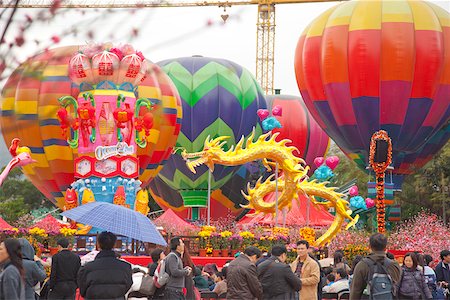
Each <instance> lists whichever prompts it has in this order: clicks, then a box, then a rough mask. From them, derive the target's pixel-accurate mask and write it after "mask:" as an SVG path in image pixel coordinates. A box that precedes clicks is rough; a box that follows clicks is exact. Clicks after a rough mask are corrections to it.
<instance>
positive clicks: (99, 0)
mask: <svg viewBox="0 0 450 300" xmlns="http://www.w3.org/2000/svg"><path fill="white" fill-rule="evenodd" d="M14 2H15V1H0V8H13V7H14ZM308 2H331V1H330V0H228V1H194V2H189V1H157V0H156V1H148V0H70V1H69V0H67V1H64V0H63V1H61V3H60V4H59V5H58V7H61V8H143V7H198V6H219V7H231V6H235V5H260V4H294V3H308ZM53 3H54V0H21V1H19V4H18V7H19V8H50V7H52V6H53Z"/></svg>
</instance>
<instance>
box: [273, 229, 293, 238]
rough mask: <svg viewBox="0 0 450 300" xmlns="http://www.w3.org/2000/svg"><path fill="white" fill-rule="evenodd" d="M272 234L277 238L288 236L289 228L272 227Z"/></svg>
mask: <svg viewBox="0 0 450 300" xmlns="http://www.w3.org/2000/svg"><path fill="white" fill-rule="evenodd" d="M272 234H273V235H275V236H277V235H283V236H289V228H286V227H274V228H272Z"/></svg>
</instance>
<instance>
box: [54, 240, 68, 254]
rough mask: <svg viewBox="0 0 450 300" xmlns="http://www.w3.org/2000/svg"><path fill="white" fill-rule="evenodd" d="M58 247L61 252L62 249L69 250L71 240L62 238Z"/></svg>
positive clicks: (57, 243) (58, 242)
mask: <svg viewBox="0 0 450 300" xmlns="http://www.w3.org/2000/svg"><path fill="white" fill-rule="evenodd" d="M56 245H58V249H59V250H60V251H61V250H62V249H67V248H69V240H68V239H66V238H60V239H59V240H58V241H57V242H56Z"/></svg>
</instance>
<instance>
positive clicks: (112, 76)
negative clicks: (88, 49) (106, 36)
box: [92, 51, 120, 83]
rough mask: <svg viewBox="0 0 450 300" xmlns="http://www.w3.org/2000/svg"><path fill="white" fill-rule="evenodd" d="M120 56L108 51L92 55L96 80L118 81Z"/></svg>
mask: <svg viewBox="0 0 450 300" xmlns="http://www.w3.org/2000/svg"><path fill="white" fill-rule="evenodd" d="M119 63H120V60H119V57H118V56H117V55H116V54H114V53H112V52H108V51H103V52H100V53H98V54H96V55H94V56H93V57H92V68H93V71H94V76H95V77H97V78H96V82H101V81H105V80H107V81H112V82H114V83H115V82H117V75H118V73H117V69H118V68H119Z"/></svg>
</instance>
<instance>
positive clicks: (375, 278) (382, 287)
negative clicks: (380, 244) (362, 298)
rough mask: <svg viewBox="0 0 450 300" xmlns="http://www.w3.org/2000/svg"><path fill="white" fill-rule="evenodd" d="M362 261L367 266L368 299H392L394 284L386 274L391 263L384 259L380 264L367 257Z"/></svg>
mask: <svg viewBox="0 0 450 300" xmlns="http://www.w3.org/2000/svg"><path fill="white" fill-rule="evenodd" d="M363 261H364V262H365V263H366V264H367V265H368V266H369V277H368V279H369V282H368V286H369V289H368V290H369V299H370V300H378V299H380V300H392V299H394V283H393V281H392V278H391V276H390V275H389V274H388V272H387V267H388V266H389V265H390V263H391V261H390V260H389V259H387V258H385V259H384V260H383V263H382V264H381V263H380V262H378V261H374V260H373V259H371V258H369V257H366V258H364V259H363Z"/></svg>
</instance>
